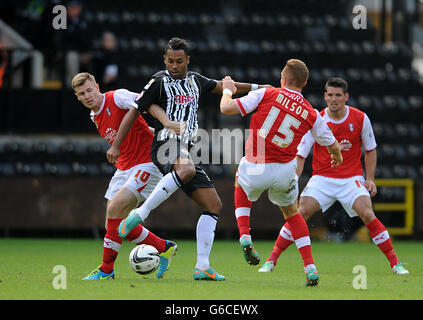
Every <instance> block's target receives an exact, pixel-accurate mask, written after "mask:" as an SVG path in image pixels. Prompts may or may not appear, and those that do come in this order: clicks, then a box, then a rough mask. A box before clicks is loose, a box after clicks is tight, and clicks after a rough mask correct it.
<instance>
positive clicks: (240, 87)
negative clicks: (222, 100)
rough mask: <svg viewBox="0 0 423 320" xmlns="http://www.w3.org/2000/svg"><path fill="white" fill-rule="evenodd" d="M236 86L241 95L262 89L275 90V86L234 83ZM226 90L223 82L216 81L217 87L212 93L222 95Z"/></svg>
mask: <svg viewBox="0 0 423 320" xmlns="http://www.w3.org/2000/svg"><path fill="white" fill-rule="evenodd" d="M227 77H228V76H227ZM225 78H226V77H225ZM234 85H235V88H236V92H237V93H240V94H245V93H248V92H249V91H252V90H257V89H261V88H273V86H271V85H269V84H255V83H245V82H234ZM224 89H225V88H224V86H223V80H222V81H216V87H215V88H214V89H213V90H212V91H211V92H213V93H217V94H221V93H222V92H223V90H224ZM234 93H235V91H234Z"/></svg>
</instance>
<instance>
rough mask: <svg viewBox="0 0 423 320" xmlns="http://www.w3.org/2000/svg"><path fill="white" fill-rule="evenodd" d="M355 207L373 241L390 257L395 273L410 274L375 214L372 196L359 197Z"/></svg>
mask: <svg viewBox="0 0 423 320" xmlns="http://www.w3.org/2000/svg"><path fill="white" fill-rule="evenodd" d="M353 209H354V211H355V212H357V214H358V216H359V217H360V218H361V220H363V222H364V224H365V225H366V227H367V229H368V230H369V233H370V236H371V238H372V240H373V243H374V244H375V245H377V246H378V248H379V249H380V251H382V253H383V254H384V255H385V257H386V258H387V259H388V261H389V264H390V266H391V269H392V270H393V271H394V273H396V274H408V273H409V272H408V271H407V270H406V269H405V268H404V267H403V266H402V264H401V263H400V262H399V260H398V258H397V255H396V253H395V250H394V247H393V245H392V242H391V239H390V236H389V233H388V231H387V230H386V228H385V226H384V225H383V224H382V223H381V222H380V221H379V219H378V218H376V216H375V214H374V211H373V209H372V201H371V199H370V197H367V196H360V197H358V198H357V199H356V200H355V201H354V205H353Z"/></svg>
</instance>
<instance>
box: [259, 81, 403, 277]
mask: <svg viewBox="0 0 423 320" xmlns="http://www.w3.org/2000/svg"><path fill="white" fill-rule="evenodd" d="M324 98H325V100H326V103H327V108H326V109H324V110H322V111H321V112H320V114H321V115H322V117H323V119H324V120H325V122H326V123H327V124H328V126H329V128H330V129H331V130H332V132H333V134H334V136H335V138H336V139H337V140H338V141H339V144H340V146H341V150H342V156H343V159H344V162H343V163H342V165H340V166H338V167H336V168H335V167H330V166H328V165H327V161H328V159H329V155H328V154H327V152H326V150H325V149H324V148H322V147H321V146H319V145H318V144H316V143H314V139H313V137H312V136H311V134H306V135H305V136H304V137H303V139H302V141H301V144H300V145H299V146H298V153H297V163H298V168H297V175H298V176H300V175H301V173H302V171H303V167H304V162H305V158H306V157H307V155H308V154H309V153H310V151H311V148H313V163H312V164H313V174H312V177H311V179H310V180H309V182H308V183H307V185H306V187H305V188H304V191H303V192H302V194H301V197H300V201H299V212H300V213H301V214H302V215H303V217H304V218H305V219H308V218H309V217H310V216H312V215H313V214H314V213H315V212H317V211H318V210H319V209H322V211H323V212H325V211H326V210H327V209H328V208H329V207H330V206H331V205H332V204H333V203H334V202H335V201H339V202H340V203H341V205H342V206H343V207H344V209H345V211H346V212H347V213H348V215H349V216H350V217H355V216H357V215H358V216H359V217H360V218H361V220H363V222H364V223H365V225H366V227H367V228H368V230H369V232H370V236H371V237H372V239H373V242H374V243H375V244H376V245H377V246H378V247H379V249H380V250H381V251H382V252H383V253H384V255H385V256H386V258H387V259H388V261H389V263H390V266H391V269H392V270H393V271H394V273H396V274H408V271H407V270H406V269H405V268H404V267H403V266H402V265H401V263H400V262H399V261H398V258H397V256H396V254H395V250H394V248H393V246H392V243H391V240H390V238H389V233H388V231H387V230H386V228H385V227H384V225H383V224H382V223H381V222H380V221H379V219H378V218H376V216H375V214H374V212H373V209H372V202H371V199H370V198H371V197H373V196H375V195H376V193H377V188H376V185H375V182H374V178H375V177H374V175H375V169H376V162H377V154H376V140H375V137H374V134H373V129H372V125H371V123H370V120H369V118H368V117H367V115H366V114H365V113H364V112H362V111H360V110H358V109H356V108H354V107H351V106H348V105H346V104H345V103H346V102H347V100H348V98H349V95H348V84H347V82H346V81H345V80H344V79H341V78H330V79H329V80H328V81H327V82H326V85H325V94H324ZM362 147H363V149H364V152H365V155H364V166H365V176H364V175H363V167H362V164H361V156H362V151H361V148H362ZM291 231H292V230H291V226H290V223H289V222H287V223H286V224H285V225H284V226H283V227H282V229H281V231H280V234H279V236H278V239H277V240H276V243H275V246H274V248H273V251H272V253H271V255H270V257H269V258H268V259H267V261H266V263H265V264H264V265H263V266H262V267H261V268H260V269H259V272H270V271H273V269H274V267H275V265H276V261H277V259H278V258H279V256H280V254H281V253H282V252H283V251H284V250H285V249H286V248H287V247H288V246H289V245H291V243H292V242H293V238H292V232H291Z"/></svg>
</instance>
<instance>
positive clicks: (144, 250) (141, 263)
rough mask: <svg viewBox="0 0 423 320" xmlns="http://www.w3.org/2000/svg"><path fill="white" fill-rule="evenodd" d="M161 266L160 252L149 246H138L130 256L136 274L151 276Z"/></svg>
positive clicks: (130, 263)
mask: <svg viewBox="0 0 423 320" xmlns="http://www.w3.org/2000/svg"><path fill="white" fill-rule="evenodd" d="M159 264H160V257H159V252H158V251H157V249H156V248H155V247H153V246H150V245H148V244H140V245H138V246H136V247H135V248H134V249H132V251H131V253H130V254H129V265H130V266H131V268H132V270H134V271H135V272H136V273H139V274H149V273H151V272H153V271H155V270H156V269H157V268H158V267H159Z"/></svg>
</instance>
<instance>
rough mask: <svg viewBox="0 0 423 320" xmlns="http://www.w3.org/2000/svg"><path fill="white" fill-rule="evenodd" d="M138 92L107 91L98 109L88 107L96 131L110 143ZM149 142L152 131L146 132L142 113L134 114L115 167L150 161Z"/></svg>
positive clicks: (147, 129)
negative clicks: (135, 115) (139, 114)
mask: <svg viewBox="0 0 423 320" xmlns="http://www.w3.org/2000/svg"><path fill="white" fill-rule="evenodd" d="M138 96H139V95H138V94H136V93H133V92H130V91H128V90H125V89H119V90H116V91H108V92H106V93H105V94H104V99H103V103H102V106H101V107H100V110H99V111H98V112H97V113H94V112H93V111H91V120H92V121H93V122H94V123H95V125H96V127H97V130H98V132H99V133H100V135H101V136H102V137H103V138H104V139H106V140H107V142H109V143H110V145H112V144H113V141H114V140H115V137H116V134H117V132H118V129H119V126H120V123H121V122H122V119H123V117H124V116H125V114H126V113H127V112H128V110H129V109H130V108H131V103H132V102H133V101H135V99H136V98H137V97H138ZM152 143H153V134H152V133H151V132H150V129H149V128H148V125H147V123H146V122H145V120H144V119H143V117H141V116H140V117H138V118H137V119H136V120H135V121H134V124H133V125H132V127H131V129H130V131H129V133H128V135H127V136H126V138H125V140H123V142H122V145H121V146H120V156H119V159H118V161H117V162H116V164H115V166H116V168H118V169H120V170H128V169H130V168H132V167H133V166H135V165H137V164H140V163H146V162H151V156H150V150H151V144H152Z"/></svg>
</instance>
